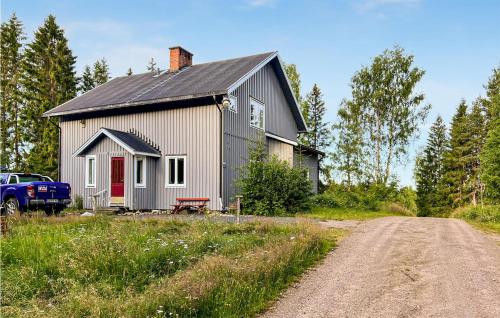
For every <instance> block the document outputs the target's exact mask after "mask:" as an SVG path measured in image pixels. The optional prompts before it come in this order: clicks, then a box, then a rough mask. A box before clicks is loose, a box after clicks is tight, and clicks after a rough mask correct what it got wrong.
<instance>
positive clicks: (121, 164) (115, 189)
mask: <svg viewBox="0 0 500 318" xmlns="http://www.w3.org/2000/svg"><path fill="white" fill-rule="evenodd" d="M124 181H125V158H123V157H112V158H111V197H112V198H113V197H120V198H123V194H124V193H125V183H124Z"/></svg>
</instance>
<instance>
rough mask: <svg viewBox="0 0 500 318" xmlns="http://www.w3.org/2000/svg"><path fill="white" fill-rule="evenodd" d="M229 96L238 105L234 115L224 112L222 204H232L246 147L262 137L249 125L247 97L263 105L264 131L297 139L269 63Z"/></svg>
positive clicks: (293, 122) (288, 109) (288, 106)
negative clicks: (236, 101) (231, 96)
mask: <svg viewBox="0 0 500 318" xmlns="http://www.w3.org/2000/svg"><path fill="white" fill-rule="evenodd" d="M231 94H232V95H234V96H236V97H237V99H238V106H237V111H236V112H233V111H230V110H226V111H225V112H224V205H228V204H229V203H230V202H233V201H234V196H235V195H236V191H237V189H236V188H235V184H236V181H237V179H238V177H239V171H240V169H241V167H242V166H243V165H244V164H245V163H246V162H247V161H248V146H249V144H251V141H252V140H257V138H258V137H259V136H262V135H263V134H264V132H263V131H261V130H259V129H256V128H253V127H251V126H250V98H255V99H257V100H259V101H261V102H263V103H264V104H265V112H266V113H265V128H266V132H269V133H272V134H274V135H277V136H280V137H283V138H287V139H289V140H292V141H296V140H297V125H296V123H295V119H294V117H293V115H292V112H291V110H290V105H289V104H288V102H287V100H286V97H285V95H284V93H283V89H282V87H281V84H280V83H279V80H278V78H277V76H276V73H275V71H274V69H273V67H272V66H271V64H268V65H266V66H264V67H263V68H262V69H260V70H259V71H258V72H257V73H255V74H254V75H253V76H251V77H250V78H249V79H248V80H246V81H245V82H243V84H241V85H240V86H239V87H238V88H236V90H235V91H234V92H231ZM266 144H267V138H266Z"/></svg>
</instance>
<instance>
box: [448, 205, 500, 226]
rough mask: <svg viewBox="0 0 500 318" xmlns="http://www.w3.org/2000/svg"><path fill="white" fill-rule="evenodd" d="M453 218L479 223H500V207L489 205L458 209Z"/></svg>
mask: <svg viewBox="0 0 500 318" xmlns="http://www.w3.org/2000/svg"><path fill="white" fill-rule="evenodd" d="M451 216H452V217H455V218H461V219H466V220H472V221H478V222H492V223H500V206H499V205H489V206H484V207H480V206H475V207H474V206H467V207H462V208H458V209H456V210H455V211H454V212H453V213H452V214H451Z"/></svg>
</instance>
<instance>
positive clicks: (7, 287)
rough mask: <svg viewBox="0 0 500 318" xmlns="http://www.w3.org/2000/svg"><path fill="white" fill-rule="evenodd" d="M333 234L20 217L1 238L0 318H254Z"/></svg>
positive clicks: (301, 228)
mask: <svg viewBox="0 0 500 318" xmlns="http://www.w3.org/2000/svg"><path fill="white" fill-rule="evenodd" d="M340 235H341V232H338V231H333V230H325V229H320V228H319V227H316V226H314V225H311V224H299V225H274V224H269V223H249V224H242V225H235V224H233V225H230V224H222V223H211V222H179V221H165V220H148V221H139V220H123V219H116V218H111V217H91V218H82V217H65V218H31V219H21V220H18V221H15V222H14V223H13V224H11V232H10V234H9V235H8V236H7V237H3V238H2V239H1V241H0V243H1V251H2V255H1V267H2V273H1V274H2V277H1V292H2V300H1V301H2V308H1V316H2V317H97V316H100V317H147V316H149V317H176V316H178V317H194V316H205V317H206V316H212V317H213V316H217V317H247V316H254V315H256V314H257V313H259V312H261V311H262V310H263V309H264V308H266V306H267V305H268V304H269V302H270V301H271V300H272V299H275V298H276V297H277V296H278V295H279V293H280V292H281V291H282V290H283V289H284V288H286V287H287V286H288V285H289V284H290V283H291V282H292V281H293V280H294V279H296V278H297V277H298V275H300V274H301V273H302V272H303V271H304V270H305V269H306V268H307V267H309V266H311V265H312V264H314V263H315V262H316V261H317V260H319V259H321V258H322V257H323V256H324V255H325V254H326V253H327V252H328V251H329V250H330V249H331V248H332V247H333V246H334V245H335V242H336V239H337V238H338V237H339V236H340Z"/></svg>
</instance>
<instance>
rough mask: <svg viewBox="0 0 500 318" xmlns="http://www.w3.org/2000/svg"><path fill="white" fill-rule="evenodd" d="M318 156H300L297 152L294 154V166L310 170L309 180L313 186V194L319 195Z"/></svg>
mask: <svg viewBox="0 0 500 318" xmlns="http://www.w3.org/2000/svg"><path fill="white" fill-rule="evenodd" d="M318 160H319V159H318V155H314V154H302V155H301V154H299V153H298V152H297V151H295V152H294V154H293V165H294V166H295V167H304V168H307V169H308V170H309V179H310V180H311V182H312V185H313V192H314V193H318V184H319V171H318Z"/></svg>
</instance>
